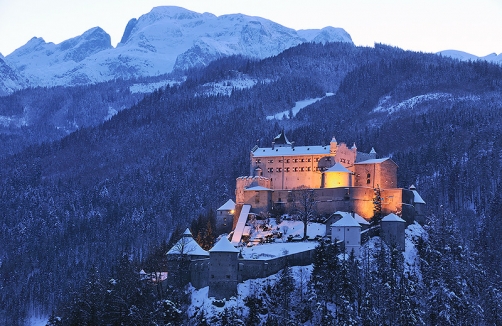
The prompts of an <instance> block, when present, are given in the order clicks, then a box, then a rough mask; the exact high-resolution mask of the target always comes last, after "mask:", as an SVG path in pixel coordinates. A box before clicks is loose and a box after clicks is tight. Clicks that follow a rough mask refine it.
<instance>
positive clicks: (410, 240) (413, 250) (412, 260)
mask: <svg viewBox="0 0 502 326" xmlns="http://www.w3.org/2000/svg"><path fill="white" fill-rule="evenodd" d="M405 235H406V236H405V247H404V248H405V249H404V252H403V256H404V273H405V274H406V273H409V274H412V275H415V276H416V277H417V278H418V280H419V281H421V280H422V273H421V270H420V257H419V256H418V250H417V247H416V245H417V243H418V241H419V238H422V239H424V240H427V232H425V230H424V229H423V228H422V226H421V225H420V224H418V223H417V222H415V223H414V224H411V225H409V226H408V227H407V228H406V230H405Z"/></svg>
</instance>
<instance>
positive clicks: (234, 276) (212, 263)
mask: <svg viewBox="0 0 502 326" xmlns="http://www.w3.org/2000/svg"><path fill="white" fill-rule="evenodd" d="M238 256H239V250H237V249H235V247H234V246H232V244H231V243H230V241H228V239H227V238H226V237H222V238H221V239H220V241H218V242H217V243H216V244H215V245H214V247H213V248H212V249H210V250H209V294H208V296H209V297H214V298H216V299H223V298H227V299H228V298H230V297H231V296H233V295H236V294H237V280H238V267H239V264H238Z"/></svg>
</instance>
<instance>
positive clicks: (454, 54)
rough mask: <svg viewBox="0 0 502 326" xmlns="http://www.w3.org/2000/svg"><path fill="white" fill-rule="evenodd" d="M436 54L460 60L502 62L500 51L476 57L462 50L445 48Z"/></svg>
mask: <svg viewBox="0 0 502 326" xmlns="http://www.w3.org/2000/svg"><path fill="white" fill-rule="evenodd" d="M437 54H441V55H442V56H444V57H450V58H453V59H458V60H461V61H469V60H471V61H474V60H486V61H488V62H492V63H497V64H502V53H501V54H499V55H497V54H496V53H492V54H489V55H486V56H484V57H478V56H475V55H473V54H470V53H467V52H463V51H457V50H445V51H441V52H438V53H437Z"/></svg>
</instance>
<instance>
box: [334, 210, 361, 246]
mask: <svg viewBox="0 0 502 326" xmlns="http://www.w3.org/2000/svg"><path fill="white" fill-rule="evenodd" d="M337 240H341V241H343V244H344V245H345V252H347V253H350V252H351V251H354V254H355V255H356V256H359V248H360V247H361V226H360V225H359V223H357V222H356V220H355V219H354V218H353V217H352V216H351V215H350V214H348V213H345V214H343V217H342V218H341V219H340V220H338V221H337V222H335V223H333V224H331V241H332V242H335V241H337Z"/></svg>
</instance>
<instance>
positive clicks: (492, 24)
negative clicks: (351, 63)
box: [0, 0, 502, 56]
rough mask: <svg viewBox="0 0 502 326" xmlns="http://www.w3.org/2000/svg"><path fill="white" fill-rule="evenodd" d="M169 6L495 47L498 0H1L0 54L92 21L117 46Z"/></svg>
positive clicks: (501, 44) (371, 36)
mask: <svg viewBox="0 0 502 326" xmlns="http://www.w3.org/2000/svg"><path fill="white" fill-rule="evenodd" d="M168 5H171V6H180V7H183V8H186V9H189V10H192V11H195V12H200V13H202V12H210V13H213V14H215V15H217V16H220V15H223V14H233V13H242V14H246V15H250V16H260V17H263V18H266V19H270V20H272V21H275V22H277V23H279V24H282V25H284V26H286V27H290V28H294V29H309V28H322V27H325V26H333V27H342V28H344V29H345V30H346V31H347V32H348V33H349V34H350V35H351V37H352V40H353V41H354V43H355V44H356V45H369V46H372V45H373V44H374V43H375V42H379V43H385V44H389V45H393V46H397V47H400V48H403V49H406V50H415V51H424V52H438V51H442V50H450V49H455V50H460V51H465V52H468V53H471V54H474V55H477V56H485V55H488V54H490V53H494V52H495V53H497V54H498V53H501V52H502V1H500V0H475V1H474V0H378V1H376V0H302V1H300V0H289V1H270V0H253V1H251V0H247V1H238V0H211V1H207V0H183V1H177V0H176V1H168V0H164V1H161V0H141V1H133V0H86V1H77V0H74V1H68V0H44V1H41V0H15V1H13V0H0V53H2V54H3V55H4V56H6V55H8V54H10V53H11V52H12V51H14V50H15V49H17V48H19V47H20V46H22V45H24V44H25V43H26V42H28V41H29V40H30V39H31V38H32V37H34V36H37V37H42V38H44V40H45V41H46V42H54V43H60V42H62V41H64V40H66V39H69V38H71V37H75V36H78V35H80V34H82V33H83V32H85V31H86V30H88V29H90V28H92V27H95V26H100V27H101V28H103V29H104V30H105V31H106V32H107V33H108V34H110V36H111V39H112V45H113V46H116V45H117V43H118V42H119V41H120V38H121V37H122V33H123V32H124V28H125V26H126V24H127V22H128V21H129V20H130V19H131V18H139V16H141V15H143V14H145V13H147V12H149V11H150V10H151V9H152V8H153V7H155V6H168Z"/></svg>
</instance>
